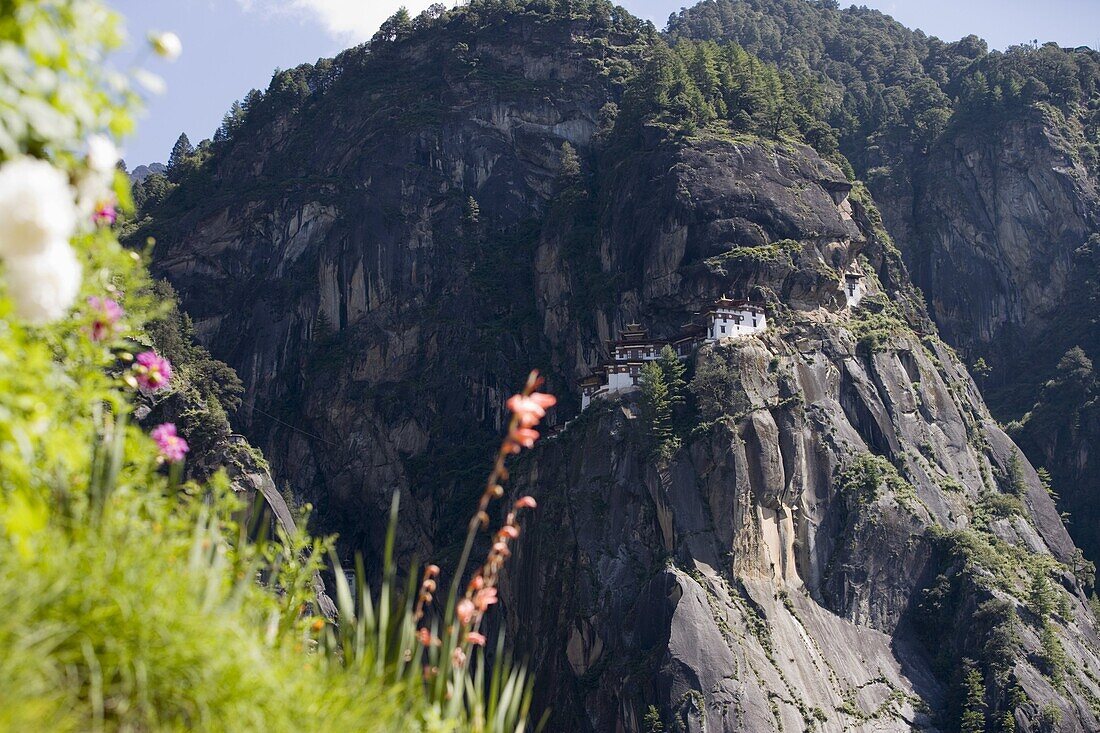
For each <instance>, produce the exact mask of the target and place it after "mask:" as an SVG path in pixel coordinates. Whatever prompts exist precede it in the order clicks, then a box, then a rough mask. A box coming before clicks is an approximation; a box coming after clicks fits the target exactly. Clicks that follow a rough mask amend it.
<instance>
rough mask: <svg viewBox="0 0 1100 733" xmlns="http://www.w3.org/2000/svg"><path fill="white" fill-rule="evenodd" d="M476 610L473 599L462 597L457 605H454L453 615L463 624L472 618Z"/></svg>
mask: <svg viewBox="0 0 1100 733" xmlns="http://www.w3.org/2000/svg"><path fill="white" fill-rule="evenodd" d="M476 610H477V608H476V607H475V606H474V602H473V601H471V600H470V599H469V598H463V599H462V600H461V601H459V602H458V605H457V606H455V615H456V616H457V617H458V622H459V623H460V624H462V625H463V626H465V625H466V624H468V623H470V621H472V620H473V618H474V611H476Z"/></svg>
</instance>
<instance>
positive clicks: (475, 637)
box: [466, 631, 485, 646]
mask: <svg viewBox="0 0 1100 733" xmlns="http://www.w3.org/2000/svg"><path fill="white" fill-rule="evenodd" d="M466 641H468V642H470V643H471V644H474V645H476V646H485V635H484V634H479V633H477V632H476V631H471V632H470V633H468V634H466Z"/></svg>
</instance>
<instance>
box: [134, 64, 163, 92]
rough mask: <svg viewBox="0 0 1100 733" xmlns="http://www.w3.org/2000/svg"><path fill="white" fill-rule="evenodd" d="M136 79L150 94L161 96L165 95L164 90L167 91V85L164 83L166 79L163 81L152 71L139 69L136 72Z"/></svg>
mask: <svg viewBox="0 0 1100 733" xmlns="http://www.w3.org/2000/svg"><path fill="white" fill-rule="evenodd" d="M134 78H135V79H137V83H138V84H140V85H141V86H143V87H145V90H146V91H147V92H149V93H150V94H156V95H158V96H159V95H161V94H164V90H165V89H167V88H168V87H167V85H166V84H165V83H164V79H161V78H160V77H159V76H157V75H156V74H154V73H152V72H151V71H146V70H145V69H137V70H135V71H134Z"/></svg>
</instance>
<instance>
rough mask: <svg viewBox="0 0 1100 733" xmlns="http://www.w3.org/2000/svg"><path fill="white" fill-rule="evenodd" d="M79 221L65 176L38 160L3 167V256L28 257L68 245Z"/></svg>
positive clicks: (0, 250)
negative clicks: (58, 243) (56, 246)
mask: <svg viewBox="0 0 1100 733" xmlns="http://www.w3.org/2000/svg"><path fill="white" fill-rule="evenodd" d="M76 220H77V210H76V206H75V205H74V202H73V189H72V188H71V187H70V186H69V179H68V177H67V176H66V175H65V173H63V172H62V171H60V170H58V169H57V168H54V167H53V166H52V165H50V164H49V163H47V162H45V161H42V160H36V159H34V158H16V159H14V160H10V161H8V162H7V163H4V164H3V165H2V166H0V257H28V256H32V255H36V254H38V253H40V252H43V251H44V250H45V249H46V248H47V247H48V246H49V245H50V244H51V243H53V242H57V241H61V242H65V241H66V240H68V239H69V237H71V236H72V234H73V229H75V228H76Z"/></svg>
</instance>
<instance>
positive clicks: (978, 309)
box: [870, 107, 1100, 560]
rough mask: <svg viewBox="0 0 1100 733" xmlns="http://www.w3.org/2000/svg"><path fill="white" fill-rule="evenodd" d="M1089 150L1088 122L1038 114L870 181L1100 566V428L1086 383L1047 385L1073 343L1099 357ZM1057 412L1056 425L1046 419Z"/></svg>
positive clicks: (962, 129)
mask: <svg viewBox="0 0 1100 733" xmlns="http://www.w3.org/2000/svg"><path fill="white" fill-rule="evenodd" d="M1082 146H1083V137H1082V131H1081V124H1080V121H1079V120H1077V119H1074V118H1069V119H1067V118H1066V117H1065V116H1063V115H1062V114H1061V113H1059V112H1057V111H1054V110H1051V109H1048V108H1042V107H1036V108H1030V109H1026V110H1021V112H1020V114H1019V115H1017V116H1013V117H1010V118H1008V119H1000V120H994V121H991V122H990V123H989V124H987V125H983V126H980V127H977V128H973V127H967V126H963V125H959V126H957V127H956V128H954V129H952V130H949V131H948V132H947V133H946V134H945V135H944V136H943V137H942V138H941V139H940V141H939V142H938V143H937V144H936V145H935V146H934V147H933V148H932V149H931V150H930V151H929V152H928V154H927V155H926V156H918V157H915V158H914V159H913V161H912V164H911V166H910V167H909V168H908V169H907V170H906V172H905V174H904V175H903V176H900V177H899V176H898V175H894V176H892V177H887V178H883V179H880V180H876V181H872V182H871V183H870V186H871V188H872V190H873V191H874V192H875V196H876V200H877V201H879V203H880V204H881V205H882V207H883V214H884V216H885V218H886V221H887V226H888V227H889V228H890V231H891V232H892V233H894V234H895V236H896V238H897V241H898V244H899V247H901V249H902V250H903V251H904V252H905V256H906V261H907V262H908V263H909V264H910V267H911V268H912V271H913V276H914V280H915V281H916V282H917V284H918V285H919V286H920V287H921V288H922V289H923V290H924V292H925V293H926V294H927V296H928V303H929V307H930V311H931V315H932V316H933V318H934V319H935V320H936V323H937V324H938V325H939V327H940V329H941V333H943V336H944V338H945V340H947V341H948V342H949V343H952V344H954V345H956V346H958V347H959V348H960V349H962V350H963V353H964V354H965V355H966V357H967V358H968V360H970V362H971V363H973V362H975V361H976V360H977V359H979V358H981V359H983V360H984V361H985V362H986V363H987V364H988V365H989V367H990V370H991V371H990V373H989V375H988V376H986V377H984V378H983V379H982V387H983V390H984V391H985V392H986V394H987V395H988V398H989V399H990V401H991V403H992V404H993V405H994V407H995V409H996V411H997V414H998V417H1000V418H1001V419H1002V420H1005V421H1006V422H1007V421H1008V420H1010V419H1021V418H1022V419H1023V426H1022V427H1021V426H1017V427H1016V428H1015V429H1016V430H1017V433H1016V434H1017V436H1018V437H1020V438H1021V439H1022V440H1023V443H1022V444H1023V446H1024V447H1025V449H1026V450H1027V451H1028V455H1029V457H1030V458H1031V459H1032V460H1033V461H1034V462H1035V463H1036V464H1037V465H1042V466H1045V467H1046V468H1047V469H1049V470H1050V471H1051V473H1052V475H1053V477H1054V486H1055V488H1056V490H1057V491H1058V492H1059V493H1060V495H1061V502H1060V507H1061V508H1062V509H1064V510H1066V511H1068V512H1069V513H1070V515H1072V516H1074V517H1076V520H1075V521H1074V522H1073V524H1072V528H1073V532H1074V533H1075V535H1076V539H1077V541H1078V542H1079V543H1080V544H1081V545H1082V546H1083V547H1084V548H1085V549H1086V552H1087V553H1088V555H1089V557H1090V558H1091V559H1094V560H1095V559H1096V557H1097V554H1096V553H1097V551H1098V548H1100V525H1098V523H1097V522H1098V520H1097V514H1096V511H1095V509H1094V506H1095V503H1096V502H1095V498H1096V496H1097V491H1100V472H1098V470H1097V468H1096V467H1095V465H1094V464H1093V462H1092V461H1091V460H1090V458H1089V445H1090V444H1091V443H1092V442H1093V441H1095V440H1096V439H1097V438H1100V434H1098V433H1096V432H1095V429H1094V427H1093V426H1094V423H1093V421H1091V420H1090V418H1089V417H1088V414H1089V411H1090V409H1091V408H1090V407H1089V405H1090V404H1091V400H1092V397H1091V395H1090V389H1089V388H1088V387H1087V386H1085V387H1084V388H1083V389H1082V390H1080V394H1078V395H1077V396H1076V398H1075V399H1072V400H1060V401H1058V402H1057V403H1056V405H1055V404H1047V400H1046V399H1045V398H1044V397H1043V394H1044V393H1043V390H1042V386H1043V384H1044V383H1046V382H1047V381H1048V380H1051V379H1055V380H1058V379H1061V375H1060V371H1059V368H1058V363H1059V360H1060V359H1061V358H1062V356H1063V355H1064V354H1066V352H1067V351H1069V350H1070V349H1073V348H1075V347H1081V348H1083V349H1084V350H1085V352H1086V354H1088V355H1089V356H1091V355H1093V354H1094V352H1095V351H1096V348H1097V346H1098V345H1100V330H1098V328H1097V321H1096V319H1095V317H1094V313H1095V305H1096V282H1097V280H1096V273H1097V265H1096V255H1095V252H1094V250H1095V249H1096V247H1095V240H1096V235H1097V233H1098V232H1100V192H1098V190H1097V182H1096V177H1095V171H1094V170H1091V169H1090V168H1089V167H1088V166H1086V165H1085V163H1084V162H1083V160H1082V158H1081V155H1080V152H1081V150H1082ZM1049 391H1050V390H1049V389H1048V390H1047V392H1048V393H1049ZM1051 410H1055V411H1057V412H1059V413H1060V418H1059V420H1057V421H1056V422H1057V423H1059V425H1058V426H1055V425H1053V424H1051V422H1050V421H1047V422H1046V423H1045V424H1043V425H1042V426H1040V425H1039V423H1040V422H1042V420H1041V419H1040V418H1041V416H1042V413H1043V412H1050V411H1051ZM1032 416H1034V419H1033V417H1032Z"/></svg>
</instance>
